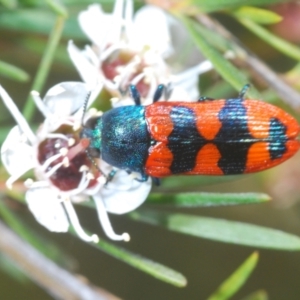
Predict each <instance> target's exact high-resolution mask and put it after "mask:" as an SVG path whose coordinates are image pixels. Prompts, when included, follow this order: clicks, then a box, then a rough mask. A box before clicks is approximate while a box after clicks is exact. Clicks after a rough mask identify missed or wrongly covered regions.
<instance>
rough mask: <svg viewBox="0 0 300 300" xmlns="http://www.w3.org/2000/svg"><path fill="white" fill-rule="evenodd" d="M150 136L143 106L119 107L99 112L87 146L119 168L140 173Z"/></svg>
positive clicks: (146, 154)
mask: <svg viewBox="0 0 300 300" xmlns="http://www.w3.org/2000/svg"><path fill="white" fill-rule="evenodd" d="M149 146H150V136H149V133H148V129H147V124H146V120H145V108H144V107H143V106H123V107H118V108H115V109H112V110H110V111H108V112H106V113H104V114H103V116H102V117H101V120H99V121H98V122H97V123H96V126H95V127H94V129H93V130H92V133H91V146H90V147H94V148H97V149H99V150H100V152H101V156H102V159H103V160H104V161H106V162H107V163H108V164H110V165H112V166H115V167H117V168H120V169H125V170H130V171H136V172H139V173H141V174H143V173H144V171H143V170H144V164H145V161H146V158H147V156H148V149H149Z"/></svg>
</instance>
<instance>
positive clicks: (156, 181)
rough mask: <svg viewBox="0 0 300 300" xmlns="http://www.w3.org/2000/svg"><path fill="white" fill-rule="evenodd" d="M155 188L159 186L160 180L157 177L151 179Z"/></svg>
mask: <svg viewBox="0 0 300 300" xmlns="http://www.w3.org/2000/svg"><path fill="white" fill-rule="evenodd" d="M151 178H152V180H153V182H154V184H155V185H156V186H160V183H161V180H160V178H157V177H151Z"/></svg>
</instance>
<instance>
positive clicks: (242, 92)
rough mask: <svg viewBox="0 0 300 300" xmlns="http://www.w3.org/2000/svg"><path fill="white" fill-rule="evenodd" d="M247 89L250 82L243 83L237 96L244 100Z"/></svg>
mask: <svg viewBox="0 0 300 300" xmlns="http://www.w3.org/2000/svg"><path fill="white" fill-rule="evenodd" d="M249 89H250V84H249V83H247V84H245V85H244V86H243V88H242V89H241V91H240V93H239V98H241V99H243V100H244V98H245V95H246V93H247V92H248V90H249Z"/></svg>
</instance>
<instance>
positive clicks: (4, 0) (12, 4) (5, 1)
mask: <svg viewBox="0 0 300 300" xmlns="http://www.w3.org/2000/svg"><path fill="white" fill-rule="evenodd" d="M0 4H1V5H3V6H4V7H6V8H8V9H14V8H16V7H17V5H18V2H17V0H0Z"/></svg>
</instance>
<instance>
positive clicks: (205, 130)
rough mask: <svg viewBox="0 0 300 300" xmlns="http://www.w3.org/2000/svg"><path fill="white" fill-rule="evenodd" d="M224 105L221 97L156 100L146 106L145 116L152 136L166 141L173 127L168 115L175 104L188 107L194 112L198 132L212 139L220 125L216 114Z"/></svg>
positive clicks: (157, 139)
mask: <svg viewBox="0 0 300 300" xmlns="http://www.w3.org/2000/svg"><path fill="white" fill-rule="evenodd" d="M224 105H225V100H223V99H222V100H216V101H206V102H157V103H154V104H151V105H149V106H146V108H145V117H146V120H147V124H148V129H149V131H150V134H151V136H152V138H153V139H155V140H156V141H160V142H165V143H166V142H167V141H168V136H169V135H170V134H171V132H172V130H173V127H174V126H173V121H172V119H171V116H170V113H171V111H172V109H173V108H174V107H176V106H181V107H186V108H189V109H191V110H192V111H193V112H194V115H195V123H196V127H197V130H198V132H199V134H200V135H202V137H204V138H205V139H207V140H212V139H213V138H214V137H215V136H216V135H217V133H218V132H219V130H220V128H221V126H222V123H221V122H220V120H219V117H218V114H219V111H220V110H221V109H222V107H223V106H224ZM187 134H188V132H187Z"/></svg>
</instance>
